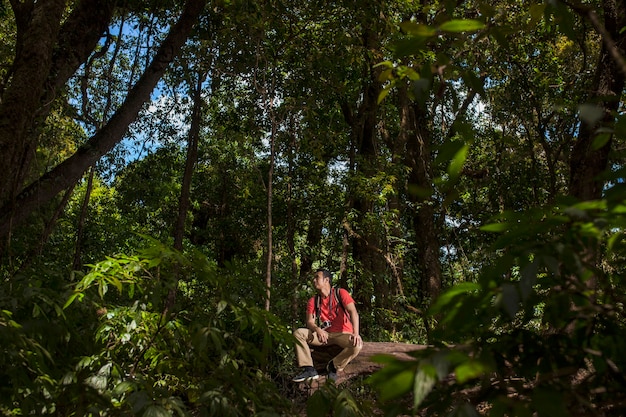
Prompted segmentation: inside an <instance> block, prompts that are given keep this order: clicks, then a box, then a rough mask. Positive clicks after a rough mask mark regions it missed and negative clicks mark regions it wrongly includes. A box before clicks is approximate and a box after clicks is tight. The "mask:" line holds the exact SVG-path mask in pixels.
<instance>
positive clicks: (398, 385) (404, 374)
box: [379, 369, 415, 401]
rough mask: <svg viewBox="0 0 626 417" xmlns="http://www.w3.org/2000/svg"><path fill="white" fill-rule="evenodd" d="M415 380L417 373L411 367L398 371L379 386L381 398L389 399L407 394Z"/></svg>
mask: <svg viewBox="0 0 626 417" xmlns="http://www.w3.org/2000/svg"><path fill="white" fill-rule="evenodd" d="M414 381H415V373H414V371H413V370H411V369H409V370H404V371H401V372H398V373H396V374H395V375H393V376H391V378H389V379H388V380H387V381H386V383H385V384H383V385H382V386H379V388H380V397H381V399H382V400H383V401H387V400H391V399H394V398H398V397H400V396H402V395H404V394H406V393H407V392H409V391H410V390H411V387H413V383H414Z"/></svg>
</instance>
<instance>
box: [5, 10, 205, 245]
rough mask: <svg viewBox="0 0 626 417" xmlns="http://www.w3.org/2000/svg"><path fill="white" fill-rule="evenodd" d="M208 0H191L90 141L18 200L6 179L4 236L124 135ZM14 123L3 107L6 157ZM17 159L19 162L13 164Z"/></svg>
mask: <svg viewBox="0 0 626 417" xmlns="http://www.w3.org/2000/svg"><path fill="white" fill-rule="evenodd" d="M206 2H207V1H206V0H188V1H187V3H186V4H185V9H184V11H183V13H182V15H181V17H180V18H179V20H178V22H177V23H176V24H175V25H174V26H172V28H171V30H170V33H169V34H168V36H167V38H166V39H165V40H164V41H163V43H162V45H161V47H160V48H159V50H158V51H157V53H156V55H155V56H154V59H153V61H152V62H151V64H150V66H149V67H148V68H147V69H146V71H145V72H144V74H143V75H142V77H141V78H140V79H139V81H138V82H137V84H135V86H134V87H133V89H132V90H131V91H130V92H129V94H128V96H127V97H126V100H125V101H124V103H123V104H122V105H121V106H120V108H119V109H118V110H117V112H116V113H115V114H114V115H113V117H111V119H110V120H109V121H108V123H107V124H106V125H105V126H104V127H103V128H102V129H101V130H100V131H98V133H96V134H95V135H94V136H92V137H91V138H90V139H89V140H88V141H87V143H85V144H84V145H83V146H81V147H80V148H79V149H78V150H77V151H76V152H75V153H74V154H73V155H72V156H70V157H69V158H67V159H66V160H65V161H63V162H62V163H60V164H59V165H57V166H56V167H55V168H53V169H52V170H51V171H49V172H47V173H46V174H44V175H43V176H41V177H40V178H39V179H38V180H36V181H34V182H33V183H31V184H30V185H29V186H28V187H27V188H26V189H24V190H23V191H22V192H20V193H19V194H18V195H17V197H16V198H15V201H8V198H5V197H7V196H8V195H10V192H9V193H8V194H7V191H6V189H7V188H12V189H15V188H16V187H14V186H9V184H10V183H7V182H5V183H4V185H3V188H2V189H1V190H0V193H3V195H2V196H1V197H0V202H1V204H2V207H0V236H5V237H6V236H8V235H9V233H10V232H11V230H12V228H13V227H15V226H16V225H18V224H19V223H21V222H23V221H24V220H25V219H26V218H27V216H28V215H30V214H31V213H32V212H33V211H35V210H36V209H38V208H39V207H40V206H41V205H44V204H46V203H48V202H49V201H50V200H51V199H52V198H53V197H54V196H56V195H57V194H58V193H59V192H61V191H63V190H65V189H66V188H68V187H70V186H71V185H72V184H74V183H75V182H77V181H78V180H79V179H80V178H81V177H82V176H83V175H84V173H85V172H86V171H87V169H89V167H91V166H93V165H94V164H95V163H96V162H97V161H98V160H99V159H100V158H101V157H102V156H103V155H104V154H106V153H107V152H109V151H110V150H111V149H112V148H113V147H114V146H115V145H116V144H117V143H118V142H119V141H120V140H121V139H122V138H123V137H124V134H125V133H126V129H127V128H128V126H129V125H130V123H132V122H133V121H134V120H135V119H136V117H137V115H138V113H139V111H140V110H141V107H142V106H143V104H144V103H145V102H147V101H148V100H149V99H150V94H151V92H152V90H153V89H154V87H155V86H156V84H157V83H158V81H159V80H160V79H161V77H162V76H163V74H164V73H165V70H166V69H167V67H168V65H169V64H170V62H172V60H173V59H174V57H175V55H176V54H177V53H178V52H179V51H180V49H181V47H182V45H183V44H184V43H185V41H186V39H187V37H188V36H189V34H190V33H191V29H192V27H193V25H194V24H195V23H196V22H197V20H198V17H199V16H200V14H201V13H202V11H203V10H204V6H205V5H206ZM38 3H39V2H38ZM42 3H45V2H42ZM12 85H13V83H12ZM23 85H28V84H27V83H26V84H22V86H23ZM29 88H30V87H29ZM40 92H41V91H40ZM13 104H15V103H13ZM7 105H8V103H6V102H3V104H2V107H3V108H2V109H1V110H4V107H5V106H7ZM9 107H10V106H9ZM27 122H28V120H21V121H20V123H22V124H24V123H27ZM7 123H8V125H9V126H8V127H7ZM11 123H12V122H11V121H9V122H7V116H6V115H4V116H3V115H2V112H1V111H0V151H2V152H0V155H3V156H0V157H1V158H6V157H5V156H4V150H6V149H8V148H10V147H11V146H12V145H13V140H7V138H8V137H9V138H10V137H11V135H13V131H12V130H11V128H10V124H11ZM29 123H30V122H29ZM30 125H32V123H30ZM30 125H29V126H30ZM3 129H4V130H3ZM7 129H8V130H9V131H10V135H9V134H7V132H6V130H7ZM11 158H12V159H11V161H9V160H6V161H5V162H6V163H7V164H8V165H5V167H6V169H7V171H11V170H12V169H19V168H20V164H19V163H18V162H19V161H18V162H15V161H13V158H14V157H13V156H12V157H11ZM13 162H15V163H17V164H18V165H17V166H16V165H13Z"/></svg>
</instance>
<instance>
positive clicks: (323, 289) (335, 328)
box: [293, 269, 363, 382]
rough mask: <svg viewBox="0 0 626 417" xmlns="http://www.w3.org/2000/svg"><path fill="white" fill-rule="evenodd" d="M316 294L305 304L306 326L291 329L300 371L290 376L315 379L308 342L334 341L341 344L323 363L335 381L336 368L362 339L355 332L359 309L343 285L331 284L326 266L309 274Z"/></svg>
mask: <svg viewBox="0 0 626 417" xmlns="http://www.w3.org/2000/svg"><path fill="white" fill-rule="evenodd" d="M313 286H314V287H315V290H316V291H317V295H316V296H314V297H311V298H310V299H309V301H308V303H307V305H306V328H304V327H303V328H299V329H297V330H296V331H294V333H293V334H294V336H295V337H296V340H297V344H296V357H297V360H298V366H300V367H301V368H302V372H301V373H300V374H298V375H297V376H296V377H295V378H293V381H294V382H303V381H308V380H313V379H318V378H319V375H318V373H317V371H316V370H315V368H314V367H313V359H312V358H311V349H310V346H326V345H338V346H340V347H342V348H343V350H342V351H341V352H339V354H338V355H337V356H335V357H334V358H333V359H332V360H331V361H330V362H328V364H327V365H326V370H327V371H328V379H329V380H332V381H334V382H336V381H337V372H341V371H343V369H344V368H345V366H346V365H347V364H348V363H349V362H350V361H351V360H352V359H354V358H355V357H356V356H357V355H358V354H359V352H360V351H361V348H362V347H363V340H362V339H361V336H360V334H359V313H358V312H357V311H356V306H355V305H354V300H353V299H352V296H351V295H350V294H349V293H348V291H346V290H345V289H343V288H333V287H332V274H331V273H330V272H329V271H328V270H326V269H318V270H317V271H316V272H315V275H314V278H313Z"/></svg>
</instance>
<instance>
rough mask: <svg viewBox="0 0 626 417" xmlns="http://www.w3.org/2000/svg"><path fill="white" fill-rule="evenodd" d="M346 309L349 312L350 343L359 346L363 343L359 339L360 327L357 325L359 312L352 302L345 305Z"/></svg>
mask: <svg viewBox="0 0 626 417" xmlns="http://www.w3.org/2000/svg"><path fill="white" fill-rule="evenodd" d="M346 311H347V312H348V313H349V314H350V321H351V322H352V344H353V345H354V346H360V345H362V344H363V340H362V339H361V334H360V327H359V324H360V322H359V313H358V312H357V311H356V306H355V305H354V303H350V304H348V305H347V306H346Z"/></svg>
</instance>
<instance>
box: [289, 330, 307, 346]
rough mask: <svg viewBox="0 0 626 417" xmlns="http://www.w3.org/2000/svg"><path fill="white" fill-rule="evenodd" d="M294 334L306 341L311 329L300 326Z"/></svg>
mask: <svg viewBox="0 0 626 417" xmlns="http://www.w3.org/2000/svg"><path fill="white" fill-rule="evenodd" d="M293 336H294V337H295V338H296V340H299V341H302V342H305V343H306V342H308V339H309V329H306V328H304V327H300V328H299V329H296V330H294V331H293Z"/></svg>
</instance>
